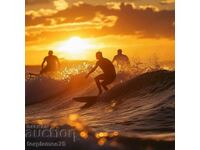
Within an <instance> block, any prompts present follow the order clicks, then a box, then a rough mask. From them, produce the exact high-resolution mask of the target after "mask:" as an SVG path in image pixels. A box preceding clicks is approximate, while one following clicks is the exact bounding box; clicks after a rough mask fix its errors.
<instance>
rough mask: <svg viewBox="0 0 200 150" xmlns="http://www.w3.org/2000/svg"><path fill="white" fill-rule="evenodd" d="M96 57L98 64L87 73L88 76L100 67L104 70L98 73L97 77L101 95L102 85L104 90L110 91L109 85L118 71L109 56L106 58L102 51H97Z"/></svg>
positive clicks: (96, 80)
mask: <svg viewBox="0 0 200 150" xmlns="http://www.w3.org/2000/svg"><path fill="white" fill-rule="evenodd" d="M96 59H97V60H98V61H97V62H96V65H95V66H94V67H93V68H92V69H91V71H90V72H89V73H88V74H87V75H86V78H88V76H89V75H90V74H91V73H93V72H94V71H95V70H96V69H97V68H98V67H100V68H101V69H102V71H103V74H100V75H98V76H97V77H95V82H96V85H97V87H98V89H99V94H98V95H101V93H102V89H101V86H102V87H103V88H104V90H106V91H108V87H107V85H109V84H110V83H112V82H113V81H114V79H115V78H116V71H115V67H114V65H113V64H112V62H111V61H110V60H108V59H107V58H104V57H103V55H102V53H101V52H97V53H96Z"/></svg>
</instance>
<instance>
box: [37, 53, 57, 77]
mask: <svg viewBox="0 0 200 150" xmlns="http://www.w3.org/2000/svg"><path fill="white" fill-rule="evenodd" d="M45 62H46V63H47V65H46V66H45V67H44V64H45ZM58 67H60V62H59V60H58V57H57V56H55V55H53V51H52V50H50V51H49V52H48V56H46V57H45V58H44V60H43V62H42V70H41V71H40V74H45V73H49V72H54V71H56V70H57V69H58Z"/></svg>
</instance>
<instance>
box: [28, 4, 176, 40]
mask: <svg viewBox="0 0 200 150" xmlns="http://www.w3.org/2000/svg"><path fill="white" fill-rule="evenodd" d="M174 21H175V11H174V10H156V9H155V8H154V7H153V6H151V7H150V6H148V7H145V8H143V9H141V8H135V7H134V6H133V5H132V4H127V3H121V4H120V8H119V9H115V8H110V7H109V6H107V5H90V4H86V3H79V4H78V5H72V6H71V7H68V8H67V9H64V10H60V11H58V12H57V13H55V14H52V15H50V16H41V17H37V18H34V16H33V14H26V28H27V29H28V28H29V27H31V28H32V29H33V28H34V27H36V28H37V29H38V30H40V31H41V36H46V37H49V39H50V36H54V37H55V35H56V36H57V37H62V38H63V37H64V36H70V35H74V34H75V35H76V34H77V35H81V36H95V37H97V36H102V35H111V34H114V35H136V36H138V37H140V38H162V37H165V38H174ZM38 25H40V26H39V27H40V28H38ZM41 27H42V28H41ZM29 29H30V28H29ZM45 29H46V30H45ZM47 30H48V31H47ZM61 30H63V32H62V31H61ZM31 31H32V30H30V31H29V32H31ZM51 31H52V32H51Z"/></svg>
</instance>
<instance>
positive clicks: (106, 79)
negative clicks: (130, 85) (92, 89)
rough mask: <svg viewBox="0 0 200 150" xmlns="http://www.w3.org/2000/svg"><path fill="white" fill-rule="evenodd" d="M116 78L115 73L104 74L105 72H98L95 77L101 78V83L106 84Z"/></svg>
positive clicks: (96, 78)
mask: <svg viewBox="0 0 200 150" xmlns="http://www.w3.org/2000/svg"><path fill="white" fill-rule="evenodd" d="M115 78H116V75H114V74H113V75H106V74H100V75H98V76H97V77H95V80H103V81H102V82H101V84H103V85H108V84H110V83H112V82H113V81H114V80H115Z"/></svg>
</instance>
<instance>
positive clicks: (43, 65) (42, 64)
mask: <svg viewBox="0 0 200 150" xmlns="http://www.w3.org/2000/svg"><path fill="white" fill-rule="evenodd" d="M45 61H46V57H45V58H44V60H43V62H42V69H43V68H44V63H45Z"/></svg>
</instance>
